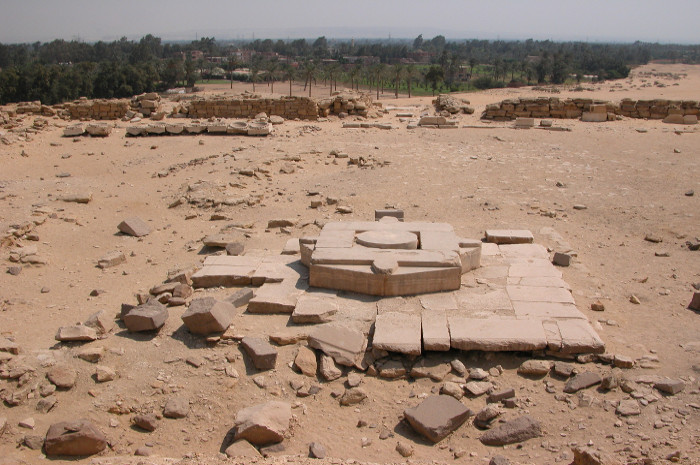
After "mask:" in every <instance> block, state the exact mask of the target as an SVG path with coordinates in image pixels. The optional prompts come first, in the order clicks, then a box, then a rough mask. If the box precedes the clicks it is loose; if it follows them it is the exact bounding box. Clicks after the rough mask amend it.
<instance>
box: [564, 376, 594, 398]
mask: <svg viewBox="0 0 700 465" xmlns="http://www.w3.org/2000/svg"><path fill="white" fill-rule="evenodd" d="M601 381H603V378H601V376H600V375H599V374H598V373H593V372H592V371H584V372H583V373H579V374H577V375H576V376H574V377H573V378H571V379H570V380H569V381H568V382H567V383H566V386H564V392H566V393H569V394H571V393H574V392H577V391H580V390H581V389H586V388H589V387H591V386H594V385H596V384H600V383H601Z"/></svg>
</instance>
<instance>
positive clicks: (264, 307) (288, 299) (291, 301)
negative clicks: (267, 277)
mask: <svg viewBox="0 0 700 465" xmlns="http://www.w3.org/2000/svg"><path fill="white" fill-rule="evenodd" d="M301 293H302V291H301V290H299V289H297V288H295V287H294V286H290V285H287V284H284V283H276V284H263V285H262V286H261V287H260V289H258V290H256V291H255V297H253V298H252V299H250V301H249V302H248V312H249V313H293V312H294V308H295V307H296V305H297V301H298V299H299V296H300V295H301Z"/></svg>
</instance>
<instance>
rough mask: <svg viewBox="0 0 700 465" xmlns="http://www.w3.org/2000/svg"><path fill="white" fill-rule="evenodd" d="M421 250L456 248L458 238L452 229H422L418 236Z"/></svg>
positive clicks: (457, 247) (457, 246)
mask: <svg viewBox="0 0 700 465" xmlns="http://www.w3.org/2000/svg"><path fill="white" fill-rule="evenodd" d="M420 247H421V249H422V250H443V249H444V250H456V249H459V238H458V237H457V236H456V235H455V233H454V232H452V231H423V232H421V236H420Z"/></svg>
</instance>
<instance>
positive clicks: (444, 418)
mask: <svg viewBox="0 0 700 465" xmlns="http://www.w3.org/2000/svg"><path fill="white" fill-rule="evenodd" d="M471 414H472V412H471V410H469V409H468V408H467V407H466V406H465V405H464V404H462V403H461V402H460V401H458V400H457V399H455V398H454V397H451V396H446V395H439V396H430V397H428V398H426V399H425V400H424V401H423V402H421V403H420V404H419V405H417V406H416V407H413V408H409V409H406V410H405V411H404V417H405V418H406V420H407V421H408V423H409V424H410V425H411V427H412V428H413V429H414V430H416V431H417V432H418V433H420V434H422V435H423V436H425V437H426V438H428V439H429V440H430V441H432V442H434V443H437V442H440V441H441V440H442V439H444V438H445V437H447V436H448V435H449V434H450V433H451V432H452V431H454V430H456V429H457V428H459V427H460V426H461V425H462V423H464V422H465V421H466V420H467V418H469V416H470V415H471Z"/></svg>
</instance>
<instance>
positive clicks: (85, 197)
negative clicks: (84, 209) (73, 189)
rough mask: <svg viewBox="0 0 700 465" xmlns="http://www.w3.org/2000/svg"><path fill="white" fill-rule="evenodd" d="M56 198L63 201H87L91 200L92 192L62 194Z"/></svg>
mask: <svg viewBox="0 0 700 465" xmlns="http://www.w3.org/2000/svg"><path fill="white" fill-rule="evenodd" d="M58 199H59V200H62V201H64V202H74V203H89V202H90V201H91V200H92V192H86V193H81V194H68V195H63V196H61V197H59V198H58Z"/></svg>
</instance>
